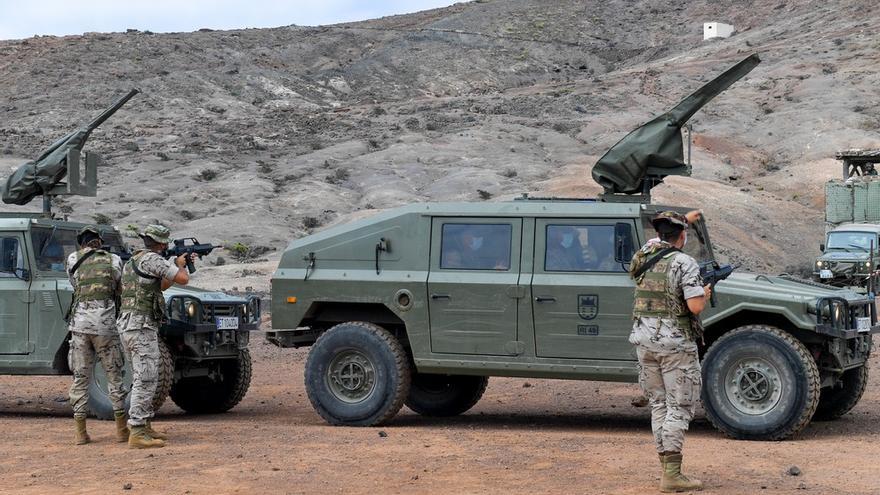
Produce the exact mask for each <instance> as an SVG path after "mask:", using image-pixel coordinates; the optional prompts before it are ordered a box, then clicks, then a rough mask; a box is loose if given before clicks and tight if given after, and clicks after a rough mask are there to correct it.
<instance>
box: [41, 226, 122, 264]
mask: <svg viewBox="0 0 880 495" xmlns="http://www.w3.org/2000/svg"><path fill="white" fill-rule="evenodd" d="M76 235H77V230H75V229H71V228H62V227H43V226H34V227H33V228H32V229H31V242H32V243H33V246H34V254H35V255H36V256H35V258H36V263H37V270H39V271H44V272H64V271H65V267H64V262H65V260H67V257H68V256H69V255H70V253H72V252H74V251H76V250H77V248H78V247H79V246H77V244H76ZM104 248H105V249H107V250H108V251H110V252H112V253H115V254H117V255H120V256H123V257H124V254H125V253H126V249H125V247H124V244H123V243H122V238H121V237H120V235H119V234H117V233H109V232H108V233H106V234H104Z"/></svg>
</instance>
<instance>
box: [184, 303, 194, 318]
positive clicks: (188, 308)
mask: <svg viewBox="0 0 880 495" xmlns="http://www.w3.org/2000/svg"><path fill="white" fill-rule="evenodd" d="M183 309H184V311H185V312H186V315H187V316H189V317H190V318H195V316H196V304H195V303H194V302H193V301H191V300H189V299H187V300H186V301H185V302H184V303H183Z"/></svg>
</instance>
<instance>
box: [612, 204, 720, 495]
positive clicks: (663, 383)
mask: <svg viewBox="0 0 880 495" xmlns="http://www.w3.org/2000/svg"><path fill="white" fill-rule="evenodd" d="M696 218H699V212H690V213H689V214H688V215H687V217H686V216H684V215H681V214H679V213H675V212H672V211H666V212H662V213H660V214H658V215H657V216H656V217H654V218H653V219H652V220H651V224H652V225H653V226H654V229H655V230H656V231H657V234H658V236H659V239H657V240H654V239H652V240H651V241H649V242H648V243H647V244H645V246H644V247H642V249H641V250H639V251H638V252H637V253H636V254H635V255H634V256H633V260H632V264H631V265H630V275H631V276H632V277H633V279H634V280H635V281H636V290H635V303H634V305H633V320H634V322H633V330H632V333H631V334H630V338H629V341H630V343H632V344H634V345H635V346H636V353H637V355H638V358H639V386H640V387H641V389H642V392H643V393H644V394H645V397H647V399H648V402H649V404H650V405H651V428H652V430H653V432H654V443H655V444H656V447H657V452H658V453H659V454H660V464H661V466H662V467H663V476H662V478H661V480H660V491H661V492H674V491H685V490H701V489H702V488H703V483H702V482H700V481H699V480H690V479H688V478H687V477H686V476H685V475H684V474H682V473H681V463H682V454H681V449H682V444H683V443H684V432H685V431H686V430H687V429H688V426H689V424H690V421H691V419H692V418H693V416H694V409H695V408H696V401H697V398H698V397H699V396H700V382H701V377H700V362H699V356H698V355H697V339H699V338H701V337H702V327H701V326H700V322H699V319H698V318H697V315H699V314H700V313H701V312H702V311H703V309H704V308H705V306H706V301H707V300H708V299H709V295H710V293H711V288H710V287H709V286H708V285H706V286H704V285H703V283H702V280H701V279H700V267H699V265H698V264H697V262H696V260H694V259H693V258H691V257H690V256H688V255H687V254H684V253H683V252H681V251H680V250H681V248H683V247H684V245H685V243H687V227H688V220H691V221H693V220H695V219H696Z"/></svg>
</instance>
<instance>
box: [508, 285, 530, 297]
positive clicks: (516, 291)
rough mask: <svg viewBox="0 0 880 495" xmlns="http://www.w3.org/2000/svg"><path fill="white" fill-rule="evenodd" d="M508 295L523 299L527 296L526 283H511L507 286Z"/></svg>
mask: <svg viewBox="0 0 880 495" xmlns="http://www.w3.org/2000/svg"><path fill="white" fill-rule="evenodd" d="M507 297H512V298H514V299H522V298H524V297H526V286H525V285H510V286H508V287H507Z"/></svg>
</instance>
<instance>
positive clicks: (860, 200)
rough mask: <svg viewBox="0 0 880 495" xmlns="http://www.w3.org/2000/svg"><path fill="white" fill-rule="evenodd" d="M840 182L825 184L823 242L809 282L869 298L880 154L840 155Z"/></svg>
mask: <svg viewBox="0 0 880 495" xmlns="http://www.w3.org/2000/svg"><path fill="white" fill-rule="evenodd" d="M837 159H838V160H840V161H841V162H843V179H834V180H830V181H828V182H827V183H826V184H825V225H826V230H827V233H826V238H825V242H824V243H822V244H821V245H820V246H819V249H820V250H821V251H822V254H821V255H820V256H819V257H817V258H816V262H815V264H814V265H813V279H814V280H816V281H817V282H822V283H826V284H831V285H834V286H836V287H851V288H853V289H854V290H857V291H859V292H866V291H867V292H872V291H873V290H872V287H873V286H875V285H876V280H875V279H876V276H875V272H876V271H877V263H880V243H878V240H880V237H878V234H880V176H878V175H877V169H876V167H875V165H876V164H877V163H880V150H862V149H855V150H845V151H840V152H838V153H837Z"/></svg>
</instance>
